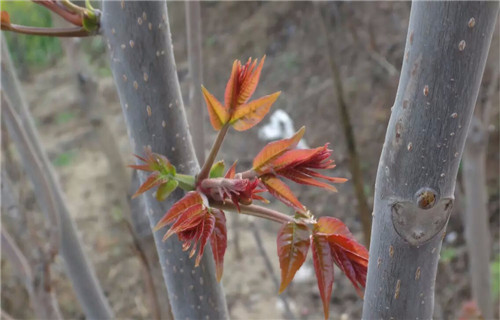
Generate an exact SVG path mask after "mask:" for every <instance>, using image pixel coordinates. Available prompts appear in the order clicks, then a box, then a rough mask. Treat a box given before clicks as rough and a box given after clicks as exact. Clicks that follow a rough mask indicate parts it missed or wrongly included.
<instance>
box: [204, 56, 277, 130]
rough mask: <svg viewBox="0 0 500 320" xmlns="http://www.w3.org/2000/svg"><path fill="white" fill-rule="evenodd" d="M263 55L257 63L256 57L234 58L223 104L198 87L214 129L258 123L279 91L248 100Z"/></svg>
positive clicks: (262, 64)
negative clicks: (244, 61) (242, 59)
mask: <svg viewBox="0 0 500 320" xmlns="http://www.w3.org/2000/svg"><path fill="white" fill-rule="evenodd" d="M265 58H266V57H265V56H264V57H263V58H262V60H261V61H260V63H259V64H258V65H257V60H253V61H252V59H251V58H250V59H248V61H247V63H246V64H244V65H242V64H241V61H240V60H235V61H234V63H233V69H232V71H231V75H230V77H229V81H228V82H227V85H226V91H225V99H224V105H222V104H221V103H220V102H219V101H218V100H217V98H215V96H213V95H212V94H211V93H210V92H209V91H208V90H207V89H206V88H205V87H203V86H202V92H203V97H204V98H205V102H206V104H207V108H208V114H209V116H210V122H211V123H212V126H213V127H214V129H215V130H221V129H222V127H223V126H224V125H226V124H227V123H229V124H231V125H232V126H233V128H234V129H236V130H238V131H245V130H248V129H250V128H252V127H253V126H255V125H256V124H257V123H259V122H260V121H261V120H262V119H263V118H264V117H265V116H266V114H267V113H268V112H269V109H270V108H271V105H272V104H273V103H274V102H275V101H276V99H278V96H279V95H280V93H281V92H275V93H273V94H270V95H267V96H264V97H262V98H259V99H256V100H253V101H251V102H248V100H249V99H250V97H251V96H252V95H253V93H254V92H255V89H256V88H257V84H258V83H259V78H260V73H261V71H262V67H263V66H264V60H265Z"/></svg>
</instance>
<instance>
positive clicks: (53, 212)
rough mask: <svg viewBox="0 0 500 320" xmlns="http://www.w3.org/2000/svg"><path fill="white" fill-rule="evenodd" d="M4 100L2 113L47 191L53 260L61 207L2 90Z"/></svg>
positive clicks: (57, 239)
mask: <svg viewBox="0 0 500 320" xmlns="http://www.w3.org/2000/svg"><path fill="white" fill-rule="evenodd" d="M1 100H2V106H3V108H2V111H4V112H2V114H3V115H4V116H5V118H6V120H5V121H7V123H8V126H10V127H11V128H12V130H13V131H14V132H15V133H16V135H17V136H18V138H19V139H18V142H20V143H21V144H22V145H20V146H18V147H19V148H23V149H24V150H26V155H27V156H28V157H30V158H31V159H30V161H31V164H32V168H33V169H34V170H33V171H34V173H35V174H37V175H39V181H41V182H42V184H43V187H44V189H45V191H46V199H45V201H46V205H47V206H48V207H47V213H48V219H49V223H48V225H49V233H50V241H49V253H50V255H51V261H52V260H53V259H54V257H55V255H56V254H57V252H58V250H59V235H60V230H59V228H60V223H59V209H58V206H57V203H56V201H55V197H54V193H53V190H52V188H51V187H50V182H49V178H48V177H47V173H46V172H45V171H44V169H43V166H42V164H41V160H40V159H39V158H38V156H37V153H36V152H35V150H34V147H33V145H32V143H31V141H30V139H29V137H28V134H27V133H26V131H25V130H24V127H23V125H22V124H21V120H20V119H19V116H18V115H17V114H16V112H15V111H14V110H13V109H12V105H11V103H10V100H9V99H8V97H7V95H6V94H4V93H3V92H2V94H1Z"/></svg>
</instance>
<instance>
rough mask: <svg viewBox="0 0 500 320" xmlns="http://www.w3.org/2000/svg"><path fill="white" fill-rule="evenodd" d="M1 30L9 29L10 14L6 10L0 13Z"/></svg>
mask: <svg viewBox="0 0 500 320" xmlns="http://www.w3.org/2000/svg"><path fill="white" fill-rule="evenodd" d="M0 18H1V23H2V30H10V16H9V13H8V12H7V11H2V12H1V13H0Z"/></svg>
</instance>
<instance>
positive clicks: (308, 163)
mask: <svg viewBox="0 0 500 320" xmlns="http://www.w3.org/2000/svg"><path fill="white" fill-rule="evenodd" d="M304 131H305V129H304V128H303V127H302V128H301V129H300V130H299V131H297V133H295V135H294V136H293V137H291V138H289V139H284V140H279V141H275V142H271V143H269V144H268V145H267V146H265V147H264V148H263V149H262V150H261V151H260V152H259V154H258V155H257V156H256V157H255V158H254V162H253V170H254V171H255V172H256V173H257V174H258V175H259V177H260V178H261V180H262V182H263V183H264V185H265V186H266V187H267V189H268V190H269V192H270V193H271V194H272V195H274V196H275V197H276V198H278V199H280V200H281V201H283V202H284V203H285V204H287V205H289V206H291V207H293V208H295V209H297V210H299V211H300V210H303V208H304V206H303V205H302V204H301V203H300V202H299V200H298V199H297V198H296V197H295V195H293V193H292V192H291V190H290V188H288V186H287V185H286V184H285V183H284V182H283V181H281V180H280V179H279V178H278V176H280V177H283V178H287V179H289V180H292V181H294V182H296V183H299V184H305V185H310V186H315V187H320V188H324V189H327V190H331V191H337V189H336V188H335V187H334V186H332V185H330V184H328V183H325V182H322V181H318V179H323V180H327V181H329V182H333V183H344V182H346V181H347V179H344V178H336V177H329V176H325V175H323V174H320V173H318V172H316V171H315V170H318V169H333V168H334V167H335V163H334V161H333V160H332V159H330V156H331V154H332V150H330V149H328V144H325V145H324V146H323V147H318V148H314V149H294V148H295V147H296V146H297V144H298V142H299V141H300V139H301V138H302V136H303V135H304Z"/></svg>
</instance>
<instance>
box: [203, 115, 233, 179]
mask: <svg viewBox="0 0 500 320" xmlns="http://www.w3.org/2000/svg"><path fill="white" fill-rule="evenodd" d="M229 127H230V124H229V122H228V123H226V124H225V125H224V126H223V127H222V129H220V131H219V133H218V134H217V138H216V139H215V141H214V144H213V146H212V149H210V153H209V154H208V157H207V159H206V160H205V163H204V164H203V167H202V168H201V171H200V173H199V174H198V177H197V182H199V181H202V180H203V179H206V178H207V177H208V174H209V172H210V169H211V168H212V165H213V164H214V161H215V157H217V153H218V152H219V149H220V147H221V146H222V142H223V141H224V137H225V136H226V133H227V130H229Z"/></svg>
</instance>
